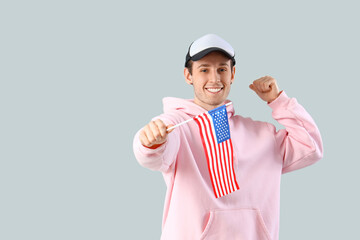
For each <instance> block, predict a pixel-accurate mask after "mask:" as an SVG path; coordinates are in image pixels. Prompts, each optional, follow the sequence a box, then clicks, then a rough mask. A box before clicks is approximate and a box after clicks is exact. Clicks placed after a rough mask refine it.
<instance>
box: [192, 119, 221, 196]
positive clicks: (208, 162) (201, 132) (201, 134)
mask: <svg viewBox="0 0 360 240" xmlns="http://www.w3.org/2000/svg"><path fill="white" fill-rule="evenodd" d="M194 120H195V122H196V123H197V124H198V126H199V128H200V136H201V141H202V144H203V146H204V147H205V146H206V143H205V137H204V134H203V131H202V127H201V123H200V121H199V120H198V119H197V118H194ZM205 155H206V161H207V165H208V170H209V173H210V180H211V185H212V187H213V191H214V193H215V197H216V198H218V197H219V196H218V194H217V191H216V189H215V185H214V180H213V176H212V172H211V170H210V159H209V154H208V151H205Z"/></svg>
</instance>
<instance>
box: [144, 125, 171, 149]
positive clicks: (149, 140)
mask: <svg viewBox="0 0 360 240" xmlns="http://www.w3.org/2000/svg"><path fill="white" fill-rule="evenodd" d="M171 126H172V125H169V126H166V125H165V123H164V122H163V121H161V120H160V119H157V120H155V121H151V122H150V123H148V124H147V125H146V126H145V127H144V128H143V130H142V131H141V132H140V136H139V138H140V142H141V144H142V145H144V146H145V147H148V148H152V149H154V148H158V147H160V146H161V145H162V144H163V143H165V142H166V139H167V136H168V134H169V133H170V132H172V130H171V131H167V128H169V127H171Z"/></svg>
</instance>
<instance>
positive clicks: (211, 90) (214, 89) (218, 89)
mask: <svg viewBox="0 0 360 240" xmlns="http://www.w3.org/2000/svg"><path fill="white" fill-rule="evenodd" d="M207 90H208V91H209V92H212V93H216V92H219V91H220V90H221V88H208V89H207Z"/></svg>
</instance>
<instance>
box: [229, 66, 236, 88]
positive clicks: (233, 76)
mask: <svg viewBox="0 0 360 240" xmlns="http://www.w3.org/2000/svg"><path fill="white" fill-rule="evenodd" d="M234 79H235V66H233V69H232V72H231V80H230V83H231V84H232V83H233V82H234Z"/></svg>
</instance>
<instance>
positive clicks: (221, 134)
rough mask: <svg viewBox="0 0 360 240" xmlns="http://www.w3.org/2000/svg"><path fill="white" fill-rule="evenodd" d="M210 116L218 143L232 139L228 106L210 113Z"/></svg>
mask: <svg viewBox="0 0 360 240" xmlns="http://www.w3.org/2000/svg"><path fill="white" fill-rule="evenodd" d="M209 115H210V116H211V117H212V119H213V123H214V128H215V134H216V141H217V143H218V144H219V143H222V142H224V141H226V140H228V139H230V129H229V122H228V116H227V111H226V106H225V105H223V106H221V107H218V108H215V109H213V110H211V111H209Z"/></svg>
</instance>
